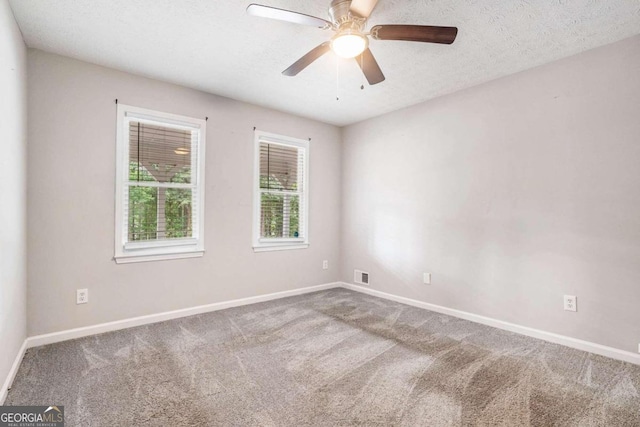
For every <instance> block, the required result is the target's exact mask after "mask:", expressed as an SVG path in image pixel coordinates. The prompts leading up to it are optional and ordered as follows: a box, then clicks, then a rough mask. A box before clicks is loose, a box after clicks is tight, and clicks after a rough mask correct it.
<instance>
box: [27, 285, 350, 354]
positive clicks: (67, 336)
mask: <svg viewBox="0 0 640 427" xmlns="http://www.w3.org/2000/svg"><path fill="white" fill-rule="evenodd" d="M340 286H341V283H340V282H334V283H325V284H322V285H316V286H309V287H307V288H298V289H292V290H290V291H282V292H275V293H272V294H266V295H257V296H254V297H248V298H241V299H235V300H231V301H223V302H215V303H213V304H206V305H199V306H196V307H190V308H184V309H181V310H174V311H166V312H163V313H157V314H149V315H147V316H140V317H132V318H129V319H123V320H116V321H114V322H108V323H100V324H98V325H91V326H85V327H82V328H75V329H68V330H65V331H59V332H52V333H50V334H44V335H36V336H33V337H29V338H27V341H26V343H27V348H32V347H38V346H41V345H47V344H53V343H57V342H61V341H67V340H72V339H76V338H82V337H86V336H89V335H97V334H102V333H104V332H111V331H117V330H119V329H127V328H132V327H134V326H141V325H148V324H150V323H157V322H164V321H165V320H171V319H178V318H180V317H187V316H193V315H196V314H202V313H208V312H211V311H218V310H224V309H225V308H231V307H238V306H241V305H249V304H255V303H259V302H264V301H271V300H275V299H280V298H285V297H291V296H295V295H302V294H308V293H311V292H317V291H322V290H325V289H331V288H337V287H340Z"/></svg>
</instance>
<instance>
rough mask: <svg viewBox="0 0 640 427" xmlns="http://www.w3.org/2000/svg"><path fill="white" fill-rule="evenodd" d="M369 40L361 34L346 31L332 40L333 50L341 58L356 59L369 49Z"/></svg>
mask: <svg viewBox="0 0 640 427" xmlns="http://www.w3.org/2000/svg"><path fill="white" fill-rule="evenodd" d="M368 44H369V40H368V39H367V38H366V37H365V36H364V35H363V34H361V33H357V32H352V31H345V32H342V33H338V35H336V36H335V37H334V38H333V39H332V40H331V50H333V52H334V53H335V54H336V55H338V56H339V57H341V58H346V59H349V58H355V57H356V56H358V55H360V54H361V53H362V52H364V50H365V49H366V48H367V45H368Z"/></svg>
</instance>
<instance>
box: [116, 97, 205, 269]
mask: <svg viewBox="0 0 640 427" xmlns="http://www.w3.org/2000/svg"><path fill="white" fill-rule="evenodd" d="M117 126H118V128H117V161H116V233H115V260H116V262H117V263H126V262H137V261H155V260H161V259H172V258H188V257H195V256H202V255H203V253H204V234H203V225H204V215H203V206H204V148H205V147H204V145H205V144H204V142H205V128H206V121H205V120H200V119H192V118H188V117H182V116H176V115H173V114H166V113H160V112H157V111H150V110H144V109H141V108H136V107H131V106H127V105H122V104H118V122H117Z"/></svg>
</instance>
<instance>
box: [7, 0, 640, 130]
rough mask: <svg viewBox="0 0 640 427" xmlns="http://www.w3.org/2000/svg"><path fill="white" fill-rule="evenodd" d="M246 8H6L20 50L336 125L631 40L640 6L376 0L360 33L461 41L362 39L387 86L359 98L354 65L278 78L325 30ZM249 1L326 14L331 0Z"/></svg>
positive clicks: (636, 0) (168, 1)
mask: <svg viewBox="0 0 640 427" xmlns="http://www.w3.org/2000/svg"><path fill="white" fill-rule="evenodd" d="M251 2H252V1H250V0H248V1H230V0H180V1H176V0H91V1H87V0H55V1H41V0H12V1H11V7H12V9H13V11H14V13H15V16H16V19H17V21H18V24H19V25H20V28H21V30H22V33H23V34H24V38H25V41H26V43H27V45H28V46H29V47H34V48H38V49H42V50H46V51H50V52H55V53H58V54H61V55H66V56H70V57H74V58H78V59H81V60H84V61H89V62H93V63H96V64H100V65H104V66H107V67H112V68H116V69H121V70H124V71H128V72H132V73H136V74H141V75H144V76H149V77H154V78H157V79H161V80H166V81H169V82H173V83H177V84H181V85H184V86H189V87H193V88H197V89H201V90H203V91H207V92H211V93H215V94H218V95H223V96H227V97H230V98H234V99H238V100H242V101H247V102H251V103H254V104H258V105H263V106H267V107H271V108H275V109H278V110H283V111H287V112H291V113H294V114H298V115H301V116H306V117H311V118H314V119H317V120H321V121H324V122H328V123H332V124H336V125H346V124H350V123H354V122H357V121H360V120H364V119H367V118H370V117H374V116H377V115H380V114H383V113H386V112H389V111H393V110H397V109H399V108H402V107H406V106H409V105H413V104H416V103H419V102H422V101H425V100H428V99H431V98H434V97H436V96H439V95H443V94H446V93H451V92H454V91H457V90H460V89H463V88H466V87H469V86H473V85H476V84H479V83H482V82H485V81H488V80H492V79H495V78H497V77H500V76H504V75H507V74H511V73H514V72H518V71H521V70H525V69H527V68H531V67H534V66H537V65H540V64H544V63H547V62H550V61H553V60H555V59H559V58H562V57H565V56H569V55H572V54H575V53H578V52H581V51H584V50H587V49H590V48H593V47H596V46H600V45H604V44H607V43H612V42H614V41H617V40H621V39H623V38H627V37H631V36H633V35H635V34H640V0H459V1H451V0H380V1H379V3H378V6H377V7H376V9H375V10H374V12H373V15H372V16H371V19H370V20H369V26H371V25H375V24H423V25H445V26H457V27H458V28H459V33H458V38H457V40H456V42H455V43H454V44H453V45H451V46H446V45H432V44H426V43H411V42H398V41H376V40H371V50H372V51H373V53H374V55H375V56H376V58H377V60H378V63H379V64H380V67H381V68H382V70H383V72H384V73H385V75H386V77H387V80H386V81H384V82H383V83H381V84H379V85H376V86H368V85H366V84H365V89H364V90H360V85H361V84H362V83H363V82H364V77H363V76H362V74H361V72H360V70H359V68H358V66H357V64H356V63H355V62H354V61H353V60H351V61H349V60H340V61H338V60H337V59H336V57H335V56H334V55H333V54H332V53H330V54H328V55H325V56H324V57H322V58H321V59H319V60H318V61H316V62H315V63H313V64H312V65H311V66H309V67H308V68H307V69H305V70H304V71H303V72H302V73H300V74H299V75H298V76H297V77H285V76H283V75H281V74H280V73H281V71H282V70H284V69H285V68H287V67H288V66H289V65H291V63H293V62H294V61H296V60H297V59H298V58H299V57H300V56H302V55H303V54H305V53H306V52H307V51H309V50H311V49H312V48H313V47H315V46H316V45H318V44H320V43H322V42H323V41H325V40H327V39H328V38H329V37H330V35H331V34H333V33H331V32H330V31H323V30H320V29H317V28H312V27H305V26H299V25H295V24H290V23H286V22H279V21H273V20H269V19H263V18H257V17H252V16H249V15H247V14H246V13H245V8H246V7H247V5H248V4H249V3H251ZM254 2H257V3H261V4H266V5H269V6H274V7H280V8H286V9H291V10H296V11H299V12H303V13H306V14H310V15H315V16H319V17H322V18H326V17H327V7H328V5H329V3H330V0H308V1H299V0H254ZM337 71H338V73H337ZM336 93H338V94H339V97H340V100H339V101H336Z"/></svg>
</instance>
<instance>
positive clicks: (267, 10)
mask: <svg viewBox="0 0 640 427" xmlns="http://www.w3.org/2000/svg"><path fill="white" fill-rule="evenodd" d="M247 13H248V14H249V15H253V16H259V17H261V18H271V19H278V20H280V21H286V22H292V23H294V24H301V25H310V26H312V27H318V28H330V27H331V26H332V24H331V22H329V21H327V20H324V19H322V18H316V17H315V16H311V15H305V14H304V13H298V12H293V11H291V10H286V9H278V8H276V7H270V6H262V5H260V4H250V5H249V6H248V7H247Z"/></svg>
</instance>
